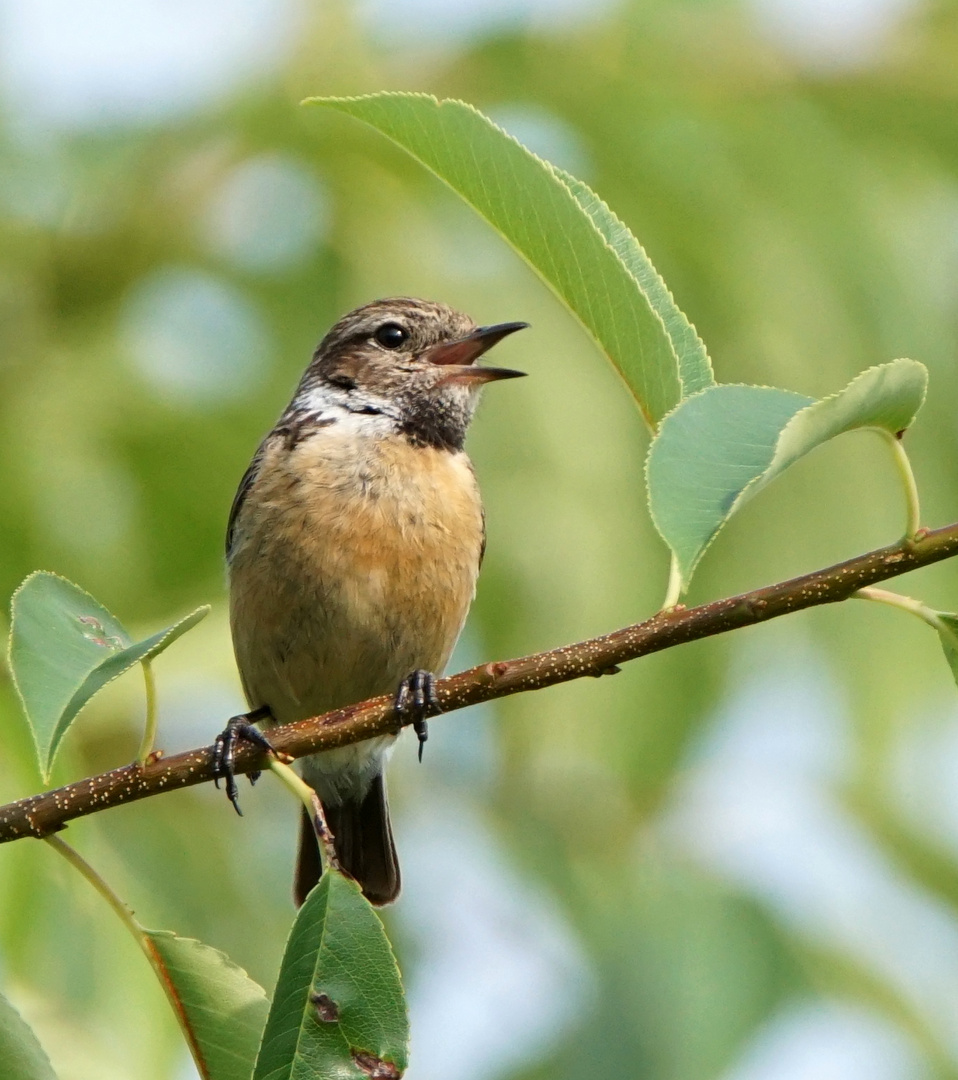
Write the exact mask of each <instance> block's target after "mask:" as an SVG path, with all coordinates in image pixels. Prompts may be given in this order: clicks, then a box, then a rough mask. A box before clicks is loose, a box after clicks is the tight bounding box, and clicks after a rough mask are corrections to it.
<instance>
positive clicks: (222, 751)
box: [211, 705, 276, 817]
mask: <svg viewBox="0 0 958 1080" xmlns="http://www.w3.org/2000/svg"><path fill="white" fill-rule="evenodd" d="M270 716H271V713H270V711H269V707H268V706H266V705H263V706H261V707H260V708H258V709H253V710H252V711H251V712H248V713H241V714H240V715H239V716H234V717H232V718H231V719H230V721H229V723H228V724H227V725H226V727H225V728H223V730H222V731H221V732H220V733H219V735H217V736H216V742H215V743H214V744H213V760H212V762H211V764H212V766H213V783H214V784H215V785H216V786H217V788H219V786H220V780H221V779H222V780H224V781H225V782H226V797H227V798H228V799H229V801H230V802H231V803H232V804H233V809H234V810H235V811H236V812H237V814H239V816H240V817H242V816H243V811H242V810H240V808H239V788H237V786H236V774H235V773H234V772H233V764H234V762H235V760H236V744H237V743H238V742H241V741H244V740H245V741H246V742H248V743H252V744H253V745H254V746H258V747H259V748H260V749H261V750H264V751H265V752H266V753H267V754H275V753H276V751H275V750H274V749H273V744H272V743H271V742H270V741H269V739H267V738H266V736H265V735H264V734H263V733H262V732H261V731H260V730H259V728H257V727H254V726H253V725H254V723H255V722H256V721H257V720H265V719H267V718H268V717H270ZM247 775H248V776H249V782H250V783H251V784H255V783H256V781H257V780H258V779H259V777H260V774H259V772H258V771H257V772H251V773H248V774H247Z"/></svg>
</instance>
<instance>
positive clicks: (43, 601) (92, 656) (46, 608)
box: [10, 571, 210, 779]
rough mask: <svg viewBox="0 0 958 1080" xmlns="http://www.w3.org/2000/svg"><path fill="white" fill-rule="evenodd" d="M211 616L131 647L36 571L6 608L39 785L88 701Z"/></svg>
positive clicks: (66, 584)
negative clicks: (8, 612)
mask: <svg viewBox="0 0 958 1080" xmlns="http://www.w3.org/2000/svg"><path fill="white" fill-rule="evenodd" d="M209 610H210V609H209V606H208V605H204V606H203V607H200V608H197V609H196V611H194V612H191V613H190V614H189V615H187V616H186V618H184V619H181V620H180V621H179V622H178V623H175V624H174V625H173V626H170V627H167V629H166V630H161V631H160V633H158V634H154V635H153V636H152V637H149V638H146V639H145V640H144V641H138V642H133V641H132V639H131V638H130V635H129V634H128V633H127V631H126V630H125V629H124V627H123V626H122V624H121V623H120V622H119V621H118V620H117V619H116V618H115V617H114V616H113V615H111V614H110V612H109V611H107V609H106V608H105V607H103V605H102V604H100V603H98V602H97V601H96V600H94V599H93V597H92V596H90V594H89V593H86V592H84V591H83V589H81V588H79V587H78V586H76V585H74V584H73V583H72V582H70V581H67V580H66V579H65V578H62V577H59V576H58V575H57V574H51V573H47V572H46V571H37V572H36V573H34V574H31V575H30V576H29V577H28V578H27V579H26V580H25V581H24V582H23V584H22V585H21V586H20V587H19V588H18V589H17V591H16V592H15V593H14V594H13V601H12V604H11V629H10V670H11V672H12V674H13V680H14V684H15V686H16V688H17V693H18V694H19V696H20V701H21V702H22V704H23V710H24V712H25V713H26V717H27V722H28V723H29V725H30V730H31V732H32V734H33V741H34V743H35V744H36V748H37V759H38V761H39V764H40V771H41V772H42V773H43V776H44V779H47V778H49V775H50V769H51V768H52V765H53V760H54V758H55V757H56V753H57V750H58V749H59V746H60V742H61V741H62V739H63V736H64V735H65V734H66V732H67V729H68V728H69V727H70V724H71V723H72V722H73V720H74V719H75V718H76V716H77V713H79V711H80V710H81V709H82V708H83V706H84V705H86V703H87V702H88V701H89V700H90V698H92V697H93V695H94V694H96V693H97V692H98V691H100V690H102V689H103V687H104V686H106V684H107V683H109V682H112V681H113V679H115V678H117V677H118V676H119V675H122V674H123V672H124V671H126V670H127V669H128V668H131V667H132V666H133V665H134V664H136V663H139V662H140V661H141V660H149V659H152V657H154V656H156V655H157V654H158V653H161V652H162V651H163V650H164V649H165V648H166V647H167V646H168V645H169V644H171V643H172V642H173V641H175V640H176V639H177V638H178V637H180V635H181V634H184V633H186V631H187V630H189V629H191V628H192V627H194V626H195V625H196V624H197V623H198V622H199V621H200V620H201V619H202V618H203V617H204V616H205V615H206V614H207V612H208V611H209Z"/></svg>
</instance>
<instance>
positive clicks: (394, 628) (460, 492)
mask: <svg viewBox="0 0 958 1080" xmlns="http://www.w3.org/2000/svg"><path fill="white" fill-rule="evenodd" d="M482 535H483V524H482V507H481V503H480V500H479V492H478V488H477V485H476V482H475V477H474V475H473V472H472V468H471V465H470V463H469V460H468V458H467V457H466V456H465V454H463V453H459V452H449V451H447V450H438V449H434V448H431V447H422V446H413V445H411V444H410V443H409V442H407V441H406V440H405V439H403V438H401V437H400V436H393V435H388V436H379V437H370V436H356V435H355V434H351V433H348V432H337V430H336V428H335V427H332V428H329V429H320V430H318V431H317V432H316V433H315V434H313V435H312V436H311V437H309V438H306V439H304V440H302V441H301V442H298V443H297V444H296V445H294V446H293V447H292V448H288V447H287V445H286V444H285V443H284V441H283V440H282V439H276V440H269V441H267V444H266V446H265V447H264V451H263V457H262V461H261V465H260V467H259V469H258V470H257V473H256V476H255V478H254V479H253V481H252V483H251V485H250V488H249V491H248V493H247V495H246V497H245V499H244V502H243V505H242V506H241V507H240V509H239V511H238V514H237V519H236V525H235V531H234V543H233V552H232V557H231V563H230V609H231V610H230V614H231V623H232V628H233V639H234V646H235V648H236V655H237V661H238V664H239V668H240V673H241V676H242V678H243V682H244V686H245V689H246V691H247V696H248V697H249V699H250V704H251V705H253V706H255V705H259V704H267V705H269V706H270V707H271V709H272V710H273V714H274V715H275V716H276V718H277V719H278V720H280V721H282V722H287V721H289V720H294V719H299V718H301V717H305V716H308V715H313V714H315V713H318V712H322V711H325V710H327V709H331V708H336V707H338V706H340V705H345V704H349V703H351V702H353V701H358V700H361V699H362V698H364V697H368V696H371V695H373V694H379V693H388V692H392V691H394V690H395V689H396V686H397V685H398V682H399V680H400V679H402V678H403V677H404V676H405V675H407V674H408V673H409V672H410V671H412V670H414V669H416V668H419V667H422V668H426V669H428V670H432V671H439V670H441V669H442V667H443V666H444V665H445V664H446V662H447V661H448V659H449V654H450V653H451V651H452V648H453V646H454V644H455V641H456V638H457V637H458V635H459V631H460V630H461V628H462V624H463V622H464V621H465V617H466V613H467V611H468V608H469V604H470V602H471V600H472V597H473V594H474V591H475V583H476V576H477V573H478V569H479V560H480V554H481V546H482Z"/></svg>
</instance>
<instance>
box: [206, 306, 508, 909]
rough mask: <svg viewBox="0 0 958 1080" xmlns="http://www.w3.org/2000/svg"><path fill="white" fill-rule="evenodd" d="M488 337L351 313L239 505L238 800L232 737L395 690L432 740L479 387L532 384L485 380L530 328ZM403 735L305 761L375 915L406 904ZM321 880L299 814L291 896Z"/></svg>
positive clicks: (471, 329) (468, 559) (422, 319)
mask: <svg viewBox="0 0 958 1080" xmlns="http://www.w3.org/2000/svg"><path fill="white" fill-rule="evenodd" d="M526 325H527V324H526V323H502V324H500V325H497V326H483V327H477V326H476V324H475V323H474V322H473V321H472V320H471V319H470V318H469V317H468V316H466V315H463V314H461V313H460V312H458V311H453V310H452V309H451V308H448V307H446V306H444V305H443V304H437V303H430V302H428V301H425V300H414V299H409V298H398V299H391V300H377V301H375V302H374V303H371V304H367V305H366V306H365V307H361V308H358V309H357V310H356V311H353V312H350V314H348V315H346V316H345V317H344V318H343V319H341V320H340V321H339V322H338V323H336V325H335V326H334V327H333V328H332V329H331V330H330V331H329V333H328V334H327V335H326V336H325V337H324V338H323V340H322V341H321V342H320V344H319V347H318V348H317V350H316V352H315V354H314V355H313V359H312V361H311V362H310V364H309V367H307V369H306V372H305V373H304V375H303V377H302V380H301V381H300V384H299V386H298V387H297V389H296V393H295V394H294V395H293V400H292V401H291V402H290V404H289V406H288V407H287V409H286V411H285V412H284V413H283V415H282V416H281V417H280V419H279V422H278V423H277V424H276V426H275V427H274V428H273V430H272V431H271V432H270V433H269V434H268V435H267V436H266V438H265V439H264V440H263V442H262V444H261V446H260V447H259V449H258V450H257V451H256V454H255V456H254V457H253V461H252V464H251V465H250V467H249V469H247V471H246V475H245V476H244V477H243V479H242V481H241V482H240V486H239V490H238V491H237V493H236V498H235V499H234V501H233V508H232V511H231V513H230V520H229V526H228V530H227V538H226V548H227V561H228V563H229V579H230V625H231V627H232V632H233V647H234V650H235V653H236V662H237V664H238V666H239V671H240V677H241V679H242V682H243V689H244V691H245V693H246V699H247V701H248V703H249V706H250V712H249V713H247V714H245V715H244V716H242V717H236V718H234V720H233V721H231V722H230V725H229V726H228V727H227V729H226V731H224V732H223V734H222V735H221V736H220V738H219V739H218V740H217V755H216V762H215V768H216V771H217V773H218V774H219V775H221V776H224V777H225V778H226V787H227V794H228V795H229V797H230V799H231V800H232V801H233V804H234V806H236V808H237V810H238V809H239V807H238V805H237V803H236V797H237V794H236V784H235V780H234V778H233V776H232V769H231V764H232V755H233V746H234V740H235V739H236V738H237V737H240V738H250V739H252V740H253V741H255V742H258V743H259V744H260V745H264V744H265V745H266V746H268V743H267V742H266V740H265V738H264V737H263V736H262V735H261V734H260V733H259V731H258V730H257V729H256V728H255V727H252V723H251V721H253V720H265V721H267V722H275V723H281V724H285V723H289V722H291V721H294V720H302V719H305V718H306V717H309V716H316V715H319V714H320V713H324V712H327V711H329V710H330V709H335V708H339V707H341V706H343V705H349V704H352V703H353V702H357V701H362V700H363V699H365V698H368V697H373V696H374V695H377V694H384V693H395V695H396V709H397V711H398V712H400V713H402V714H404V715H405V716H411V717H412V718H413V720H414V726H415V729H416V731H417V733H418V735H419V739H420V744H419V752H420V757H421V756H422V744H423V742H424V741H425V739H426V725H425V715H426V713H427V712H428V711H429V709H430V707H435V704H436V703H435V695H434V691H433V679H434V675H435V674H439V673H441V672H442V670H443V668H444V667H445V665H446V663H447V662H448V660H449V657H450V654H451V653H452V650H453V646H454V645H455V644H456V639H457V638H458V637H459V633H460V631H461V630H462V626H463V623H464V622H465V619H466V614H467V612H468V610H469V605H470V604H471V602H472V598H473V596H474V595H475V588H476V577H477V575H478V573H479V564H480V563H481V561H482V554H483V548H484V543H485V530H484V524H483V512H482V504H481V502H480V498H479V489H478V487H477V485H476V479H475V476H474V474H473V471H472V466H471V464H470V462H469V459H468V458H467V457H466V455H465V453H464V452H463V443H464V441H465V436H466V429H467V428H468V426H469V422H470V421H471V420H472V416H473V413H474V411H475V408H476V404H477V400H478V396H479V391H480V389H481V388H482V387H483V386H484V385H485V384H486V383H488V382H492V381H493V380H496V379H508V378H513V377H514V376H517V375H521V374H523V373H522V372H520V371H510V370H507V369H505V368H493V367H479V366H478V365H477V364H476V363H475V361H476V360H477V359H478V358H479V357H480V356H481V355H482V354H483V353H484V352H486V350H487V349H489V348H491V347H492V346H493V345H495V344H496V342H498V341H501V340H502V339H503V338H504V337H506V336H507V335H508V334H511V333H513V332H514V331H516V330H520V329H522V328H523V327H525V326H526ZM395 738H396V736H394V735H385V736H381V737H378V738H375V739H368V740H366V741H364V742H360V743H356V744H353V745H351V746H345V747H341V748H338V749H335V750H327V751H324V752H322V753H318V754H313V755H311V756H310V757H307V758H304V759H303V762H302V767H303V775H304V777H305V779H306V781H307V782H308V783H309V784H311V785H312V787H314V788H315V790H316V792H317V794H318V795H319V797H320V799H321V800H322V803H323V807H324V809H325V812H326V816H327V820H328V824H329V826H330V830H331V831H332V833H333V836H334V838H335V848H336V853H337V856H338V858H339V861H340V864H341V865H342V867H343V869H344V870H345V871H346V872H347V873H349V874H350V875H351V876H352V877H354V878H355V879H356V880H357V881H358V882H359V884H360V885H361V886H362V889H363V892H364V893H365V895H366V896H367V898H368V899H369V900H370V901H372V902H373V903H375V904H386V903H389V901H391V900H395V898H396V897H397V895H398V894H399V888H400V876H399V864H398V862H397V859H396V849H395V846H394V844H393V838H392V830H391V828H390V824H389V809H388V805H387V802H386V788H385V781H384V779H383V766H384V764H385V759H386V757H387V755H388V753H389V750H390V748H391V746H392V744H393V742H394V741H395ZM321 872H322V868H321V862H320V857H319V850H318V846H317V841H316V837H315V835H314V833H313V829H312V826H311V824H310V822H309V820H308V818H307V817H306V815H305V814H304V816H303V825H302V832H301V838H300V852H299V864H298V868H297V873H296V884H295V890H294V892H295V897H296V901H297V903H302V901H303V900H304V899H305V897H306V894H307V893H308V892H309V890H310V889H311V888H312V887H313V886H314V885H315V884H316V882H317V881H318V880H319V876H320V874H321Z"/></svg>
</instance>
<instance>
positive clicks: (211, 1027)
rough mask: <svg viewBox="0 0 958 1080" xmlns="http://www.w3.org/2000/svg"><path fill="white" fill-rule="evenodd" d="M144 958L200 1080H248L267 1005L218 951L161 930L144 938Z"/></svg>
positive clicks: (253, 985) (256, 988) (257, 989)
mask: <svg viewBox="0 0 958 1080" xmlns="http://www.w3.org/2000/svg"><path fill="white" fill-rule="evenodd" d="M143 936H144V943H145V946H146V949H147V952H148V953H149V955H150V958H151V960H152V962H153V966H154V968H155V969H156V972H157V974H158V975H159V976H160V981H161V982H162V984H163V989H164V990H165V991H166V994H167V996H168V997H169V999H170V1003H171V1005H172V1006H173V1009H174V1011H175V1012H176V1016H177V1019H178V1020H179V1022H180V1026H181V1027H182V1029H183V1033H184V1034H185V1036H186V1039H187V1042H188V1043H189V1045H190V1050H191V1051H192V1054H193V1060H194V1061H195V1062H196V1067H197V1069H198V1071H199V1073H200V1076H202V1077H203V1080H250V1076H251V1074H252V1072H253V1062H254V1061H255V1060H256V1051H257V1048H258V1047H259V1043H260V1038H261V1037H262V1034H263V1027H264V1025H265V1023H266V1015H267V1012H268V1010H269V1001H268V1000H267V997H266V992H265V991H264V990H263V988H262V987H261V986H260V985H259V984H258V983H255V982H253V980H252V979H251V978H250V977H249V976H248V975H247V974H246V972H245V971H243V970H242V968H239V967H237V965H236V964H234V963H233V962H232V960H230V959H229V957H228V956H226V955H225V954H224V953H221V952H220V951H219V950H218V949H213V948H210V946H209V945H204V944H203V943H202V942H200V941H195V940H193V939H192V938H181V937H177V935H176V934H171V933H169V932H167V931H162V930H145V931H144V932H143Z"/></svg>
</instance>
